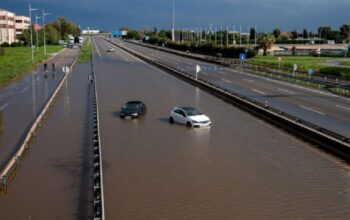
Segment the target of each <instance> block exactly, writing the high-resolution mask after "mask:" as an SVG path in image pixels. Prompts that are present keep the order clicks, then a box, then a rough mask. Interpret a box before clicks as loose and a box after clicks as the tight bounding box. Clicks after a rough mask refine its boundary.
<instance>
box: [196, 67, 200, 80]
mask: <svg viewBox="0 0 350 220" xmlns="http://www.w3.org/2000/svg"><path fill="white" fill-rule="evenodd" d="M200 71H201V67H200V66H199V65H196V80H197V79H198V73H199V72H200Z"/></svg>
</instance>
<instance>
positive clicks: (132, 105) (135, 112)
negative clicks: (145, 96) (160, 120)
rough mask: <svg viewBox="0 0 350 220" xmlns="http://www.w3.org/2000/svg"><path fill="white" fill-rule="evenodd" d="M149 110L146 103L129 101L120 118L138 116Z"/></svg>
mask: <svg viewBox="0 0 350 220" xmlns="http://www.w3.org/2000/svg"><path fill="white" fill-rule="evenodd" d="M146 111H147V107H146V105H145V104H144V103H143V102H141V101H130V102H127V103H126V104H125V105H124V106H123V107H122V110H121V112H120V118H138V117H141V116H142V115H144V114H145V113H146Z"/></svg>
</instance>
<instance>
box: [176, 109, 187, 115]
mask: <svg viewBox="0 0 350 220" xmlns="http://www.w3.org/2000/svg"><path fill="white" fill-rule="evenodd" d="M174 112H175V113H176V114H179V115H182V116H183V117H186V114H185V113H184V112H183V111H182V110H180V109H176V110H175V111H174Z"/></svg>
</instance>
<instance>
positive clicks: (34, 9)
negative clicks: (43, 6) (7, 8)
mask: <svg viewBox="0 0 350 220" xmlns="http://www.w3.org/2000/svg"><path fill="white" fill-rule="evenodd" d="M36 10H39V9H38V8H31V7H30V3H29V17H30V47H31V50H32V63H34V51H33V25H32V11H36Z"/></svg>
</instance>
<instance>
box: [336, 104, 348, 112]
mask: <svg viewBox="0 0 350 220" xmlns="http://www.w3.org/2000/svg"><path fill="white" fill-rule="evenodd" d="M335 106H336V107H338V108H341V109H345V110H348V111H350V108H348V107H344V106H341V105H335Z"/></svg>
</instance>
